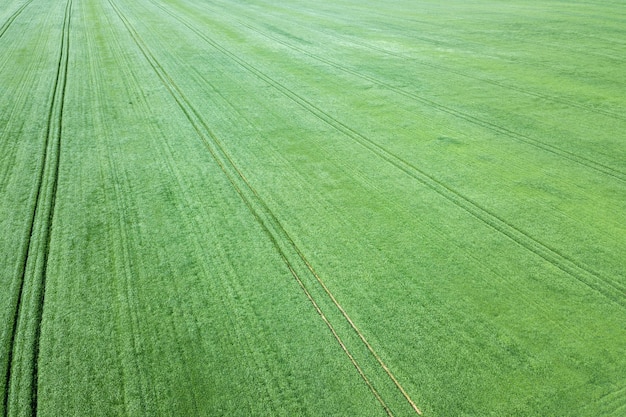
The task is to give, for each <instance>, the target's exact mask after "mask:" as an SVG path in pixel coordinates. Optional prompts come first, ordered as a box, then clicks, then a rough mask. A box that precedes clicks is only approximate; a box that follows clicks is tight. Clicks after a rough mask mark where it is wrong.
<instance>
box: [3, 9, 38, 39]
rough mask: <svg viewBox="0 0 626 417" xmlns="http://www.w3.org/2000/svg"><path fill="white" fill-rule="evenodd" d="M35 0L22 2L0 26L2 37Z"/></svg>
mask: <svg viewBox="0 0 626 417" xmlns="http://www.w3.org/2000/svg"><path fill="white" fill-rule="evenodd" d="M32 1H33V0H28V1H26V2H25V3H24V4H22V5H21V6H20V7H19V8H18V9H17V10H16V11H15V12H13V14H12V15H11V16H9V18H8V19H7V20H6V21H5V22H4V23H3V24H2V26H0V38H2V36H4V33H5V32H6V31H7V30H8V29H9V26H11V24H12V23H13V22H14V21H15V19H17V17H18V16H19V15H20V14H21V13H22V12H23V11H24V9H25V8H26V6H28V5H29V4H30V3H32Z"/></svg>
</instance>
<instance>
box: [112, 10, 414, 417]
mask: <svg viewBox="0 0 626 417" xmlns="http://www.w3.org/2000/svg"><path fill="white" fill-rule="evenodd" d="M109 3H110V4H111V6H112V8H113V9H114V10H115V12H116V13H117V14H118V16H119V18H120V20H121V21H122V22H123V23H124V25H125V26H126V28H127V30H128V31H129V33H130V34H131V37H132V38H133V40H134V41H135V43H136V44H137V46H138V47H139V49H140V50H141V52H142V54H143V55H144V56H145V58H146V60H147V61H148V62H149V64H150V65H151V67H152V68H153V69H154V71H155V72H156V73H157V75H158V76H159V78H160V79H161V81H162V82H163V84H164V85H165V87H166V88H167V89H168V91H169V92H170V94H171V95H172V96H173V98H174V100H175V101H176V102H177V104H178V105H179V107H180V108H181V110H182V111H183V113H184V114H185V116H186V117H187V119H188V120H189V121H190V123H191V124H192V126H193V127H194V129H195V130H196V132H197V133H198V136H199V137H200V138H201V139H202V141H203V142H204V143H205V145H206V147H207V149H208V150H209V152H210V153H211V155H212V157H213V159H214V160H215V161H216V162H217V163H218V165H219V167H220V169H221V170H222V171H223V172H224V174H225V175H226V176H227V178H228V179H229V181H230V182H231V184H232V186H233V188H234V189H235V190H236V192H237V193H238V194H239V195H240V197H241V198H242V200H243V201H244V202H245V204H246V206H247V207H248V209H249V210H250V211H251V213H252V214H253V215H254V217H255V218H256V219H257V221H258V223H259V224H260V225H261V226H262V228H263V229H264V231H265V233H266V234H267V235H268V237H269V238H270V240H271V241H272V244H273V246H274V247H275V249H276V250H277V251H278V253H279V255H280V256H281V258H282V259H283V261H284V262H285V264H286V266H287V268H288V269H289V271H290V273H291V274H292V276H293V277H294V279H295V280H296V281H297V283H298V285H299V286H300V287H301V289H302V290H303V292H304V293H305V295H306V297H307V299H308V300H309V301H310V302H311V304H312V305H313V307H314V308H315V310H316V312H317V313H318V314H319V315H320V317H321V318H322V320H323V321H324V323H325V324H326V326H327V327H328V328H329V330H330V331H331V333H332V335H333V337H334V338H335V339H336V340H337V342H338V343H339V345H340V347H341V349H342V350H343V351H344V353H345V354H346V355H347V356H348V358H349V360H350V362H351V363H352V365H353V366H354V367H355V368H356V370H357V372H358V373H359V375H360V377H361V378H362V379H363V380H364V382H365V383H366V385H367V386H368V388H369V389H370V391H371V392H372V394H373V395H374V397H375V398H376V400H377V401H378V402H379V403H380V404H381V406H382V407H383V409H384V410H385V412H386V413H387V415H389V416H393V412H392V411H391V409H390V408H389V406H388V405H387V404H386V402H385V400H384V399H383V398H382V396H381V394H380V393H379V392H378V390H377V389H376V387H374V385H373V383H372V382H371V381H370V379H369V378H368V377H367V375H366V374H365V372H364V371H363V369H362V367H361V366H360V365H359V363H358V362H357V360H356V359H355V358H354V355H353V354H352V353H351V352H350V350H349V349H348V347H347V346H346V344H345V342H344V341H343V339H342V338H341V336H340V335H339V333H338V331H337V330H336V329H335V326H333V324H332V323H331V322H330V320H329V319H328V317H327V316H326V314H325V313H324V312H323V311H322V309H321V307H320V305H319V304H318V302H317V301H315V299H314V297H313V295H312V294H311V292H310V291H309V290H308V289H307V287H306V285H305V284H304V282H303V280H302V278H301V277H300V276H299V274H298V272H297V271H296V267H295V265H294V264H293V262H292V261H290V259H289V256H288V255H287V253H286V251H285V250H284V249H283V248H282V246H281V244H280V241H281V240H282V241H286V243H287V246H288V247H291V248H292V250H293V251H295V253H296V254H297V256H298V258H299V259H300V262H302V263H303V264H304V266H305V267H306V268H307V269H308V270H309V271H310V272H311V273H312V274H313V276H314V277H315V279H316V280H317V281H318V282H319V283H320V284H322V286H323V289H324V291H325V292H326V293H327V294H328V295H329V296H330V299H331V301H332V302H333V303H334V305H335V306H336V307H337V308H338V309H339V311H340V312H341V314H342V315H343V316H344V317H345V318H346V319H347V321H348V323H349V324H350V326H351V327H352V329H353V330H354V331H355V332H357V334H358V337H359V339H360V340H361V341H363V342H364V344H365V346H366V347H367V349H368V350H369V351H370V352H371V353H372V354H373V356H374V358H375V359H376V361H377V362H378V363H379V364H380V365H381V367H382V369H383V370H384V371H385V373H386V374H387V375H388V376H389V377H390V379H391V380H392V382H393V383H394V384H395V385H396V387H397V388H398V389H399V390H400V392H401V393H402V395H403V396H404V397H405V399H406V400H407V401H408V403H409V404H410V406H411V407H412V409H413V410H414V411H415V412H416V413H417V414H419V415H421V414H422V412H421V411H420V410H419V408H417V406H416V405H415V402H414V401H413V400H412V399H411V398H410V397H409V396H408V394H407V392H406V390H405V389H404V388H402V387H401V386H400V384H399V382H398V380H397V378H395V377H394V376H393V374H391V371H390V370H389V368H388V367H387V366H386V365H384V363H383V362H382V360H381V359H380V356H378V355H377V354H375V352H374V351H373V348H372V347H371V345H370V344H369V343H368V342H367V340H366V339H365V337H364V335H363V334H362V333H361V332H360V331H359V330H358V329H357V328H356V326H355V325H354V322H353V321H352V320H351V319H350V318H349V317H348V315H347V313H346V312H345V310H344V309H343V308H342V307H341V306H340V305H339V304H338V303H337V301H336V299H335V297H334V296H332V294H331V293H330V291H329V290H328V288H327V287H326V286H325V285H323V283H322V281H321V279H320V277H319V275H318V274H317V273H316V272H315V271H314V270H313V268H312V266H311V264H310V263H309V262H308V260H307V259H306V258H305V257H304V255H303V253H302V252H301V250H300V249H299V248H298V247H297V246H296V244H295V242H294V241H293V239H291V237H290V236H289V235H288V233H287V232H286V230H285V229H284V228H283V226H282V225H281V223H280V222H279V220H278V219H277V218H276V216H275V215H274V214H273V213H272V212H271V210H270V209H269V207H268V206H267V204H266V203H265V202H264V201H263V200H262V199H261V197H260V196H259V194H258V192H257V191H256V190H255V189H254V187H252V185H251V184H250V182H249V181H248V180H247V178H246V177H245V175H244V174H243V173H242V172H241V170H240V169H239V168H238V167H237V165H236V164H235V162H234V161H233V160H232V158H231V157H230V156H229V155H228V152H227V151H226V150H225V148H224V146H223V145H222V143H221V141H220V140H219V139H218V138H217V137H216V136H215V134H214V133H213V132H212V131H211V129H210V128H209V127H208V126H207V125H206V123H205V122H204V121H203V120H202V118H201V117H200V115H199V113H198V112H197V111H196V110H195V108H194V107H193V106H192V105H191V102H190V101H189V100H188V99H187V98H186V97H185V95H184V94H183V92H182V91H181V90H180V88H179V87H178V86H177V85H176V83H175V82H174V80H173V79H172V78H171V77H170V76H169V75H168V74H167V73H166V72H165V70H164V69H163V68H162V67H161V65H160V64H159V63H158V61H157V60H156V58H155V57H154V55H152V53H151V52H150V50H149V49H148V47H147V46H146V45H145V43H144V42H143V41H142V40H141V38H140V37H139V34H138V33H137V32H136V30H135V29H134V28H133V27H132V25H131V24H130V22H129V21H128V19H127V18H126V17H125V16H124V15H123V13H122V12H121V10H120V9H119V7H118V6H116V5H115V4H114V3H113V2H111V0H109ZM168 13H169V12H168Z"/></svg>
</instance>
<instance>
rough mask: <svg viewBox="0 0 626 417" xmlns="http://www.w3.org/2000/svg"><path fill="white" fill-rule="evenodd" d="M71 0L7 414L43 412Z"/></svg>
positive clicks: (13, 347)
mask: <svg viewBox="0 0 626 417" xmlns="http://www.w3.org/2000/svg"><path fill="white" fill-rule="evenodd" d="M71 4H72V3H71V0H70V1H68V3H67V4H66V7H65V14H64V20H63V29H62V38H61V48H60V53H59V60H58V65H57V75H56V78H55V82H54V85H53V88H52V99H51V103H50V107H49V112H48V122H47V127H46V134H45V141H44V148H43V153H44V156H43V163H42V164H41V168H40V171H39V179H38V181H37V182H38V186H37V187H36V188H37V193H36V196H35V201H36V203H35V204H34V207H35V208H34V211H33V216H32V218H31V222H30V228H29V229H30V234H29V236H30V237H29V239H28V242H27V244H26V248H25V253H24V263H23V272H22V277H21V280H20V284H19V295H18V302H17V305H16V309H15V313H14V324H13V328H12V329H11V343H10V347H9V352H8V356H9V366H8V368H7V375H6V391H5V399H4V403H5V408H4V414H5V416H9V415H11V416H12V415H23V414H31V415H36V414H37V380H38V359H39V338H40V335H41V318H42V314H43V308H44V301H45V284H46V268H47V259H48V252H49V247H50V240H51V233H52V221H53V217H54V208H55V202H56V191H57V184H58V174H59V163H60V152H61V136H62V119H63V102H64V98H65V85H66V81H67V70H68V60H69V30H70V19H71ZM28 410H29V411H28Z"/></svg>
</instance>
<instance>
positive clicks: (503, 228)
mask: <svg viewBox="0 0 626 417" xmlns="http://www.w3.org/2000/svg"><path fill="white" fill-rule="evenodd" d="M155 4H156V3H155ZM156 6H157V7H159V8H161V9H162V10H163V11H164V12H166V13H168V14H169V15H170V16H172V17H173V18H175V19H176V20H178V21H179V22H181V23H182V24H183V25H185V26H186V27H187V28H189V29H190V30H191V31H193V32H194V33H195V34H196V35H197V36H199V37H200V38H201V39H203V40H204V41H205V42H207V43H208V44H209V45H211V46H212V47H214V48H215V49H217V50H218V51H220V52H222V53H223V54H224V55H226V56H227V57H229V58H230V59H231V60H233V61H234V62H236V63H237V64H238V65H240V66H241V67H242V68H244V69H245V70H247V71H248V72H250V73H251V74H253V75H254V76H256V77H257V78H259V79H261V80H263V81H265V82H266V83H268V84H269V85H271V86H273V87H274V88H275V89H276V90H278V91H279V92H281V93H282V94H283V95H285V96H287V97H288V98H290V99H291V100H292V101H294V102H295V103H297V104H298V105H300V106H301V107H302V108H304V109H306V110H308V111H309V112H311V113H312V114H313V115H314V116H316V117H317V118H319V119H320V120H322V121H323V122H325V123H326V124H327V125H329V126H331V127H332V128H334V129H335V130H337V131H339V132H341V133H343V134H344V135H346V136H348V137H349V138H351V139H352V140H354V141H355V142H357V143H358V144H360V145H361V146H363V147H364V148H366V149H367V150H369V151H371V152H373V153H374V154H376V155H377V156H378V157H380V158H382V159H384V160H385V161H387V162H388V163H390V164H392V165H394V166H395V167H396V168H398V169H400V170H401V171H403V172H405V173H406V174H407V175H409V176H410V177H412V178H414V179H415V180H417V181H419V182H420V183H422V184H423V185H425V186H426V187H428V188H430V189H432V190H433V191H435V192H436V193H438V194H439V195H441V196H442V197H443V198H445V199H446V200H448V201H450V202H451V203H453V204H455V205H456V206H458V207H459V208H461V209H462V210H463V211H465V212H467V213H469V214H470V215H472V217H474V218H476V219H478V220H480V221H481V222H483V223H484V224H485V225H487V226H488V227H490V228H492V229H494V230H495V231H496V232H499V233H501V234H503V235H504V236H506V237H507V238H509V239H510V240H512V241H513V242H515V243H516V244H518V245H520V246H521V247H523V248H525V249H526V250H529V251H530V252H532V253H534V254H535V255H537V256H539V257H540V258H542V259H544V260H545V261H547V262H549V263H550V264H552V265H553V266H555V267H556V268H558V269H559V270H561V271H563V272H565V273H566V274H567V275H569V276H571V277H573V278H574V279H576V280H578V281H579V282H580V283H582V284H584V285H586V286H588V287H589V288H591V289H593V290H594V291H596V292H598V293H599V294H602V295H603V296H605V297H606V298H607V299H609V300H611V301H613V302H615V303H617V304H619V305H620V306H621V307H626V287H625V286H624V285H623V284H621V283H619V282H617V281H615V280H613V279H611V278H609V277H605V276H603V275H602V274H600V273H598V272H596V271H594V270H592V269H591V268H589V267H587V266H586V265H584V264H582V263H580V262H577V261H575V260H573V259H571V258H570V257H569V256H567V255H566V254H564V253H562V252H561V251H559V250H558V249H555V248H553V247H551V246H549V245H548V244H545V243H543V242H541V241H539V240H537V239H536V238H534V237H532V236H530V235H529V234H528V233H526V232H525V231H523V230H521V229H519V228H518V227H516V226H515V225H513V224H512V223H510V222H509V221H507V220H506V219H504V218H502V217H500V216H498V215H497V214H495V213H494V212H492V211H490V210H489V209H487V208H485V207H483V206H481V205H480V204H479V203H477V202H475V201H473V200H472V199H470V198H468V197H465V196H464V195H462V194H461V193H459V192H458V191H456V190H454V189H453V188H451V187H449V186H448V185H446V184H445V183H443V182H442V181H440V180H439V179H437V178H435V177H434V176H432V175H431V174H429V173H427V172H425V171H423V170H422V169H420V168H418V167H417V166H415V165H414V164H412V163H411V162H409V161H407V160H405V159H404V158H402V157H400V156H398V155H396V154H394V153H392V152H390V151H388V150H387V149H386V148H384V147H383V146H381V145H379V144H378V143H377V142H376V141H374V140H372V139H370V138H368V137H367V136H365V135H363V134H361V133H359V132H358V131H356V130H354V129H353V128H351V127H349V126H348V125H346V124H345V123H343V122H341V121H340V120H338V119H336V118H335V117H333V116H332V115H330V114H328V113H327V112H325V111H324V110H322V109H321V108H319V107H318V106H316V105H315V104H313V103H311V102H310V101H309V100H307V99H306V98H304V97H302V96H301V95H299V94H298V93H296V92H295V91H293V90H291V89H289V88H288V87H286V86H284V85H283V84H281V83H280V82H278V81H276V80H275V79H273V78H272V77H270V76H269V75H267V74H265V73H264V72H262V71H261V70H259V69H258V68H256V67H254V66H253V65H251V64H250V63H249V62H247V61H246V60H244V59H243V58H240V57H238V56H236V55H234V54H233V53H232V52H230V51H229V50H227V49H226V48H224V47H223V46H221V45H220V44H218V43H217V42H215V41H214V40H212V39H210V38H208V37H207V36H206V35H205V34H204V33H203V32H202V31H200V30H198V29H197V28H195V27H194V26H193V24H191V23H189V22H188V21H187V20H186V19H184V18H182V17H180V16H178V15H177V14H175V13H174V12H172V11H171V10H168V9H167V8H165V6H163V5H161V4H156ZM348 71H350V72H351V70H348ZM357 75H359V74H357ZM359 76H360V75H359ZM390 88H392V86H390ZM407 94H410V93H407ZM470 117H471V116H470ZM616 178H617V179H621V178H620V177H616Z"/></svg>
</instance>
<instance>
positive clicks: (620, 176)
mask: <svg viewBox="0 0 626 417" xmlns="http://www.w3.org/2000/svg"><path fill="white" fill-rule="evenodd" d="M239 24H241V25H243V26H245V27H247V28H249V29H250V30H253V31H255V32H257V33H259V34H260V35H262V36H265V37H266V38H268V39H271V40H273V41H275V42H278V43H280V44H282V45H284V46H286V47H288V48H290V49H292V50H295V51H298V52H300V53H302V54H304V55H306V56H308V57H309V58H311V59H314V60H316V61H319V62H322V63H324V64H326V65H329V66H331V67H333V68H335V69H338V70H340V71H342V72H345V73H348V74H350V75H353V76H355V77H358V78H361V79H363V80H366V81H369V82H371V83H373V84H376V85H379V86H381V87H385V88H386V89H388V90H390V91H394V92H395V93H397V94H400V95H403V96H405V97H408V98H410V99H412V100H415V101H417V102H419V103H422V104H426V105H428V106H430V107H432V108H435V109H437V110H439V111H440V112H443V113H447V114H449V115H451V116H454V117H456V118H459V119H462V120H465V121H467V122H469V123H472V124H474V125H477V126H481V127H483V128H486V129H488V130H491V131H493V132H495V133H499V134H501V135H504V136H507V137H509V138H511V139H514V140H516V141H519V142H523V143H526V144H528V145H532V146H534V147H536V148H539V149H542V150H544V151H547V152H550V153H552V154H554V155H557V156H559V157H561V158H565V159H567V160H569V161H571V162H575V163H577V164H580V165H583V166H586V167H587V168H590V169H593V170H595V171H598V172H601V173H603V174H605V175H608V176H610V177H612V178H614V179H617V180H619V181H623V182H626V173H623V172H621V171H619V170H618V169H615V168H613V167H610V166H608V165H606V164H603V163H600V162H597V161H594V160H592V159H589V158H586V157H584V156H581V155H578V154H576V153H574V152H570V151H567V150H564V149H561V148H559V147H557V146H554V145H550V144H548V143H545V142H542V141H540V140H537V139H533V138H531V137H529V136H526V135H523V134H521V133H518V132H515V131H513V130H511V129H508V128H506V127H504V126H500V125H498V124H495V123H492V122H489V121H487V120H483V119H481V118H478V117H475V116H472V115H471V114H468V113H465V112H463V111H460V110H456V109H453V108H451V107H449V106H445V105H443V104H440V103H438V102H436V101H433V100H430V99H428V98H425V97H421V96H419V95H417V94H415V93H411V92H409V91H406V90H403V89H401V88H398V87H395V86H393V85H391V84H389V83H387V82H385V81H382V80H379V79H377V78H374V77H371V76H369V75H365V74H361V73H359V72H356V71H354V70H352V69H350V68H347V67H345V66H343V65H341V64H339V63H337V62H335V61H332V60H330V59H327V58H323V57H320V56H318V55H314V54H312V53H310V52H309V51H307V50H305V49H302V48H299V47H297V46H294V45H292V44H289V43H287V42H285V41H282V40H278V39H276V38H273V37H270V36H269V35H266V34H265V33H263V32H261V31H259V30H258V29H256V28H254V27H252V26H250V25H248V24H246V23H244V22H241V21H240V22H239Z"/></svg>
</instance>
